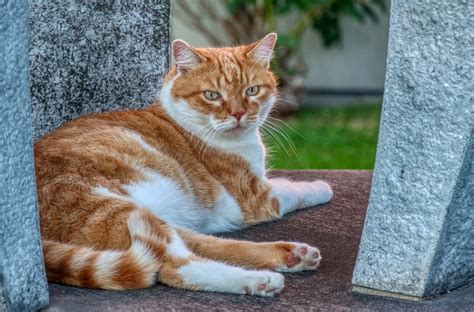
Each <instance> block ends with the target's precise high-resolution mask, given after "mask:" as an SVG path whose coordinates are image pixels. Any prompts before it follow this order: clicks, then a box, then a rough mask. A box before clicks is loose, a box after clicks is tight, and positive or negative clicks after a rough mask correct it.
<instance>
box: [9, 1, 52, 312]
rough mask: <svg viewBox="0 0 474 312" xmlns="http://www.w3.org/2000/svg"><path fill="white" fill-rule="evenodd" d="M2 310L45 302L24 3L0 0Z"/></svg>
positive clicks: (25, 2)
mask: <svg viewBox="0 0 474 312" xmlns="http://www.w3.org/2000/svg"><path fill="white" fill-rule="evenodd" d="M0 12H1V13H0V240H1V241H0V268H1V274H0V279H1V283H2V286H1V287H0V295H1V296H2V297H3V298H2V299H0V310H1V309H2V308H5V309H7V310H8V311H30V310H34V309H39V308H41V307H42V306H44V305H46V304H47V303H48V289H47V283H46V278H45V274H44V268H43V256H42V252H41V245H40V240H39V226H38V214H37V206H36V191H35V178H34V168H33V140H32V135H31V133H32V131H31V128H32V127H31V105H30V101H29V90H28V32H27V18H28V3H27V1H26V0H3V1H0Z"/></svg>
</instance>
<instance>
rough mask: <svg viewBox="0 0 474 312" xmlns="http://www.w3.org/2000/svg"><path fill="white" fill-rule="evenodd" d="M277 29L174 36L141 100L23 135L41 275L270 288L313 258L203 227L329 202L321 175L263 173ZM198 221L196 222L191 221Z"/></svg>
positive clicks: (128, 283) (239, 224) (305, 251)
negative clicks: (170, 60) (309, 178)
mask: <svg viewBox="0 0 474 312" xmlns="http://www.w3.org/2000/svg"><path fill="white" fill-rule="evenodd" d="M275 41H276V34H269V35H268V36H266V37H265V38H263V39H262V40H260V41H258V42H256V43H253V44H251V45H248V46H239V47H234V48H205V49H203V48H199V49H198V48H192V47H190V46H189V45H187V44H186V43H185V42H183V41H179V40H178V41H175V42H174V43H173V56H174V58H175V63H176V64H175V66H174V67H173V68H172V69H171V70H170V72H169V74H168V75H167V76H166V78H165V83H164V86H163V89H162V91H161V93H160V96H159V98H158V99H157V101H156V102H155V103H153V104H152V105H150V107H148V108H146V109H143V110H126V111H121V112H109V113H102V114H93V115H89V116H84V117H82V118H79V119H77V120H75V121H72V122H68V123H66V124H65V125H63V126H62V127H61V128H59V129H57V130H55V131H54V132H52V133H50V134H48V135H46V136H45V137H43V138H42V139H41V140H39V141H38V142H37V143H36V144H35V169H36V175H37V190H38V200H39V206H40V219H41V220H40V221H41V234H42V237H43V251H44V257H45V264H46V269H47V275H48V279H49V280H50V281H52V282H59V283H65V284H69V285H75V286H81V287H91V288H103V289H116V290H120V289H136V288H144V287H149V286H151V285H153V284H154V283H155V282H157V281H160V282H162V283H165V284H167V285H170V286H173V287H180V288H187V289H195V290H207V291H222V292H230V293H241V294H245V293H247V294H254V295H262V296H273V295H275V294H277V293H279V292H280V291H281V290H282V288H283V276H282V275H281V274H279V273H274V272H271V271H265V270H277V271H300V270H314V269H315V268H316V267H317V266H318V264H319V262H320V260H321V257H320V253H319V251H318V250H317V248H315V247H311V246H308V245H306V244H302V243H289V242H273V243H252V242H245V241H235V240H225V239H220V238H217V237H213V236H209V235H205V234H209V233H213V232H222V231H229V230H234V229H238V228H243V227H246V226H249V225H252V224H256V223H260V222H265V221H269V220H274V219H277V218H280V217H281V216H282V215H284V214H285V213H287V212H289V211H293V210H295V209H299V208H304V207H308V206H312V205H317V204H321V203H324V202H327V201H328V200H329V199H330V198H331V196H332V192H331V189H330V187H329V186H328V185H327V184H326V183H324V182H322V181H313V182H291V181H287V180H282V179H268V178H266V177H265V166H264V164H265V149H264V146H263V144H262V141H261V139H260V134H259V131H258V129H259V126H260V125H261V124H262V123H263V122H264V121H265V119H266V117H267V115H268V113H269V111H270V109H271V107H272V105H273V102H274V101H275V98H276V94H277V89H276V86H277V82H276V79H275V77H274V75H273V74H272V73H271V72H270V70H269V62H270V58H271V54H272V50H273V47H274V44H275ZM199 233H201V234H199Z"/></svg>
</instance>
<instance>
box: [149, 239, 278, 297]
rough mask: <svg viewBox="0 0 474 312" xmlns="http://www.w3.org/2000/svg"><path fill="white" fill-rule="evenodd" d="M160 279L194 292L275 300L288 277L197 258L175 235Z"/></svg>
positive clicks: (159, 274) (169, 244)
mask: <svg viewBox="0 0 474 312" xmlns="http://www.w3.org/2000/svg"><path fill="white" fill-rule="evenodd" d="M158 279H159V280H160V281H161V282H162V283H164V284H167V285H169V286H172V287H177V288H185V289H192V290H204V291H213V292H225V293H233V294H249V295H259V296H274V295H276V294H278V293H279V292H281V290H282V289H283V286H284V277H283V276H282V275H281V274H279V273H274V272H271V271H255V270H246V269H243V268H241V267H237V266H232V265H228V264H225V263H223V262H219V261H214V260H210V259H207V258H204V257H202V256H198V255H196V254H195V253H194V252H192V251H191V250H190V249H188V247H187V246H186V243H185V242H184V241H183V240H182V239H181V237H180V236H179V235H178V233H177V232H175V231H173V232H172V233H171V236H170V240H169V243H168V245H167V246H166V250H165V257H164V259H163V265H162V266H161V268H160V269H159V270H158Z"/></svg>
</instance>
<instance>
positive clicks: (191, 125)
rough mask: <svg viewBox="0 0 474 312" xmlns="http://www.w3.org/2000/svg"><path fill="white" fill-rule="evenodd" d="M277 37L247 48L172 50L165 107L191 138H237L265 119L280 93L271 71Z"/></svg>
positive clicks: (177, 45) (179, 45) (180, 44)
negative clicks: (206, 135)
mask: <svg viewBox="0 0 474 312" xmlns="http://www.w3.org/2000/svg"><path fill="white" fill-rule="evenodd" d="M276 39H277V35H276V34H275V33H271V34H268V35H267V36H265V37H264V38H263V39H261V40H259V41H257V42H255V43H253V44H250V45H245V46H237V47H231V48H194V47H191V46H189V45H188V44H187V43H186V42H184V41H182V40H175V41H174V42H173V44H172V54H173V58H174V61H175V65H174V68H173V69H172V70H171V71H170V72H169V74H168V75H167V76H166V78H165V83H164V86H163V90H162V92H161V97H160V98H161V102H162V104H163V106H165V108H166V109H167V111H168V112H169V113H170V115H171V117H172V118H173V119H174V120H175V121H177V122H178V123H179V124H180V125H182V126H184V127H185V128H187V129H188V130H191V131H192V132H197V133H198V134H199V133H202V134H204V133H206V132H214V133H215V134H220V135H223V136H238V135H239V134H242V133H246V132H248V131H250V130H252V129H256V128H258V127H259V126H260V125H261V124H262V123H263V121H264V120H265V119H266V118H267V116H268V113H269V111H270V109H271V107H272V106H273V103H274V101H275V97H276V92H277V82H276V79H275V76H274V75H273V74H272V72H271V71H270V70H269V65H270V60H271V57H272V53H273V48H274V46H275V42H276Z"/></svg>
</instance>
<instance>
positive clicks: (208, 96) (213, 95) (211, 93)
mask: <svg viewBox="0 0 474 312" xmlns="http://www.w3.org/2000/svg"><path fill="white" fill-rule="evenodd" d="M204 96H205V97H206V99H208V100H209V101H215V100H218V99H220V97H221V95H220V94H219V93H218V92H214V91H209V90H207V91H204Z"/></svg>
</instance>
